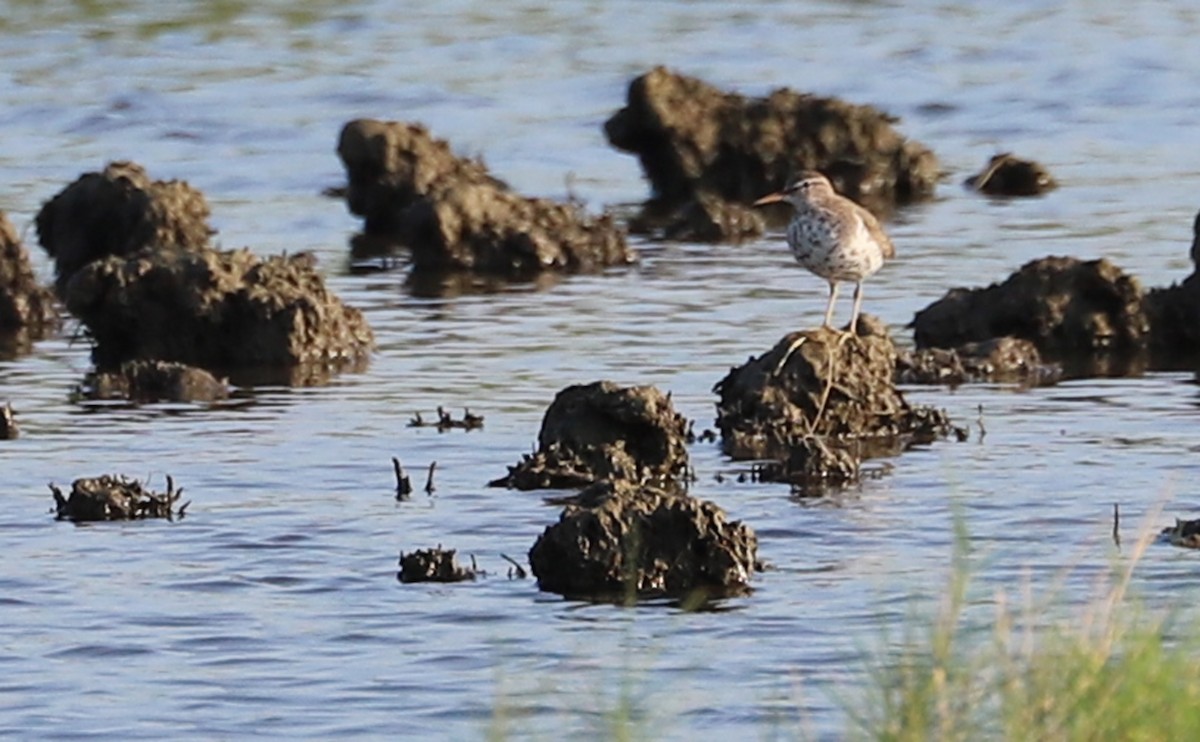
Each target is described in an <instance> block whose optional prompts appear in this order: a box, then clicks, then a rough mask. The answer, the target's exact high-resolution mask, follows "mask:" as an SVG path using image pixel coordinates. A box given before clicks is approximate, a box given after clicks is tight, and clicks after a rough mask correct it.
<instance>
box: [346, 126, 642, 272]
mask: <svg viewBox="0 0 1200 742" xmlns="http://www.w3.org/2000/svg"><path fill="white" fill-rule="evenodd" d="M338 155H339V156H340V157H341V159H342V162H343V164H344V165H345V167H346V173H347V176H348V179H349V186H348V188H347V192H346V201H347V204H348V206H349V208H350V211H351V212H352V213H354V214H357V215H359V216H362V217H363V218H364V220H365V229H366V231H367V232H368V233H369V234H376V235H385V236H389V237H393V238H395V239H397V240H398V241H400V242H401V243H403V244H404V245H405V246H406V247H408V248H409V250H411V252H412V262H413V268H414V269H415V270H418V271H460V270H468V271H479V272H482V273H490V274H500V275H505V276H510V277H514V278H520V277H528V276H530V275H534V274H537V273H539V272H542V271H565V272H584V271H594V270H597V269H600V268H604V267H608V266H615V265H626V264H629V263H632V262H634V261H635V260H636V256H635V255H634V253H633V251H632V250H631V249H630V248H629V246H628V245H627V244H626V241H625V235H624V232H623V231H622V230H621V228H619V227H618V226H617V225H616V223H615V222H614V221H613V220H612V218H611V217H609V216H601V217H591V216H588V215H586V214H584V213H583V212H582V210H581V209H580V208H579V207H578V206H577V205H575V204H571V203H560V202H556V201H550V200H548V199H541V198H529V197H525V196H521V195H518V194H517V193H514V192H513V191H512V190H511V189H510V188H509V187H508V186H507V185H506V184H504V183H503V182H501V181H500V180H497V179H496V178H493V177H492V176H491V175H490V174H489V173H488V171H487V168H486V167H485V166H484V165H483V163H482V162H479V161H477V160H468V159H464V158H460V157H457V156H455V155H454V154H453V153H452V152H451V151H450V147H449V145H448V144H447V143H446V142H444V141H441V140H437V139H434V138H433V137H432V136H430V135H429V133H428V132H427V131H426V130H425V129H424V128H423V127H421V126H419V125H416V124H409V123H403V122H396V121H376V120H371V119H359V120H355V121H351V122H349V123H347V124H346V125H345V127H343V129H342V133H341V137H340V139H339V142H338Z"/></svg>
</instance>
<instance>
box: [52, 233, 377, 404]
mask: <svg viewBox="0 0 1200 742" xmlns="http://www.w3.org/2000/svg"><path fill="white" fill-rule="evenodd" d="M66 304H67V308H68V309H69V310H70V311H71V313H72V314H74V315H75V316H76V317H78V318H79V319H80V320H81V321H82V322H83V324H84V325H85V326H86V328H87V330H88V333H89V335H90V336H91V339H92V341H93V342H94V347H93V351H92V357H93V360H94V362H95V363H96V366H97V368H98V369H99V370H102V371H107V370H111V369H115V368H117V367H119V366H120V364H122V363H124V362H126V361H131V360H161V361H173V362H178V363H183V364H187V365H192V366H199V367H201V368H205V369H209V370H212V371H215V372H217V373H225V374H228V375H230V376H231V377H235V378H236V377H237V375H238V374H242V373H243V372H244V376H243V377H245V376H254V375H255V374H256V373H261V370H263V369H286V370H288V372H289V373H288V380H289V381H292V382H296V383H304V382H307V381H310V380H315V381H322V380H324V379H326V378H327V376H328V372H330V371H331V370H343V369H347V368H357V367H360V366H361V364H362V363H363V362H364V361H365V359H366V357H367V356H368V355H369V354H370V352H371V350H372V349H373V347H374V337H373V335H372V333H371V329H370V327H369V326H368V325H367V321H366V319H365V318H364V317H363V315H362V313H361V312H360V311H359V310H357V309H355V308H353V307H349V306H347V305H345V304H344V303H342V301H341V300H340V299H338V297H337V296H335V295H334V294H333V293H332V292H330V291H329V290H328V289H327V288H326V287H325V282H324V280H323V279H322V277H321V275H320V274H319V273H318V272H317V271H316V269H315V267H314V265H313V262H312V260H311V258H310V257H309V256H307V255H295V256H290V257H289V256H273V257H269V258H260V257H257V256H255V255H254V254H253V253H251V252H250V251H249V250H235V251H217V250H211V249H204V250H162V249H148V250H145V251H142V252H140V253H137V254H135V255H132V256H129V257H121V256H110V257H108V258H104V259H101V260H97V261H94V262H92V263H89V264H88V265H87V266H85V267H84V268H82V269H81V270H79V271H77V272H76V274H75V275H74V276H72V277H71V280H70V281H69V282H68V283H67V285H66Z"/></svg>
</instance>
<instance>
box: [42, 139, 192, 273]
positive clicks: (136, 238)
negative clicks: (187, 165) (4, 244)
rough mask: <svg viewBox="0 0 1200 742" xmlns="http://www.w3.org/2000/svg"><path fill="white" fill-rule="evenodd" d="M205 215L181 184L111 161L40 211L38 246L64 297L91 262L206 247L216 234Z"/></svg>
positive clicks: (186, 185)
mask: <svg viewBox="0 0 1200 742" xmlns="http://www.w3.org/2000/svg"><path fill="white" fill-rule="evenodd" d="M208 216H209V210H208V203H207V202H206V201H205V200H204V195H203V194H202V193H200V191H198V190H196V189H195V188H192V187H191V186H190V185H188V184H187V183H186V182H185V181H180V180H167V181H163V180H151V179H150V177H149V176H148V175H147V174H146V171H145V170H144V169H143V168H142V167H141V166H140V165H137V164H135V163H132V162H113V163H109V164H108V165H107V166H106V167H105V168H104V170H103V171H101V172H99V173H85V174H84V175H81V176H80V177H79V178H78V179H77V180H76V181H75V182H74V183H72V184H71V185H69V186H67V187H66V188H65V189H63V190H62V191H61V192H59V193H58V195H56V196H55V197H54V198H52V199H51V200H49V201H47V202H46V203H45V204H44V205H43V206H42V208H41V211H39V212H38V215H37V232H38V241H39V242H40V243H41V245H42V247H43V248H45V250H46V252H47V253H48V254H49V255H50V257H52V258H54V261H55V274H56V276H57V280H56V283H55V286H56V288H57V289H58V292H59V295H60V296H63V295H64V289H65V288H66V284H67V281H69V280H70V278H71V276H73V275H74V274H75V272H76V271H78V270H79V269H80V268H82V267H83V266H85V265H87V264H88V263H91V262H92V261H94V260H98V259H101V258H105V257H108V256H110V255H117V256H129V255H133V254H134V253H137V252H139V251H141V250H143V249H145V248H149V247H154V248H159V249H182V250H191V249H203V248H205V247H206V246H207V245H208V242H209V238H210V237H211V236H212V235H213V234H214V233H215V230H213V229H212V228H211V227H210V226H209V225H208Z"/></svg>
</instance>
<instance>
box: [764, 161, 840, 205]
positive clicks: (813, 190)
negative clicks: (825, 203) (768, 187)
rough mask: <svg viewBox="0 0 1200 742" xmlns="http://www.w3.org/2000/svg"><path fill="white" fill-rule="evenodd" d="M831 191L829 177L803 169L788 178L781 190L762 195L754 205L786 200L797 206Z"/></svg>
mask: <svg viewBox="0 0 1200 742" xmlns="http://www.w3.org/2000/svg"><path fill="white" fill-rule="evenodd" d="M833 193H834V190H833V185H832V184H831V183H830V182H829V178H826V177H825V176H824V175H822V174H820V173H818V172H817V171H815V170H805V171H803V172H800V173H798V174H796V175H794V176H793V177H792V178H790V179H789V180H788V183H787V186H785V187H784V189H783V190H782V191H776V192H775V193H771V194H768V195H766V196H763V197H762V198H760V199H758V200H757V201H755V202H754V205H755V206H762V205H763V204H771V203H776V202H778V201H786V202H787V203H790V204H791V205H792V206H795V207H797V208H799V207H800V206H802V205H803V204H805V203H807V202H808V201H809V200H811V199H812V198H813V197H815V196H818V195H831V194H833Z"/></svg>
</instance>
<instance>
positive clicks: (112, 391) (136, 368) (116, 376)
mask: <svg viewBox="0 0 1200 742" xmlns="http://www.w3.org/2000/svg"><path fill="white" fill-rule="evenodd" d="M77 396H78V397H79V398H81V399H90V400H114V399H124V400H129V401H131V402H216V401H219V400H222V399H228V398H229V382H228V381H227V380H225V379H218V378H217V377H216V376H213V375H212V374H211V373H209V372H208V371H205V370H204V369H202V368H196V367H195V366H188V365H186V364H182V363H173V362H169V361H145V360H137V361H126V362H124V363H122V364H121V365H120V366H118V367H117V368H116V369H115V370H113V371H93V372H91V373H89V374H88V375H87V376H86V377H85V378H84V380H83V384H81V385H80V386H79V388H78V390H77Z"/></svg>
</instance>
